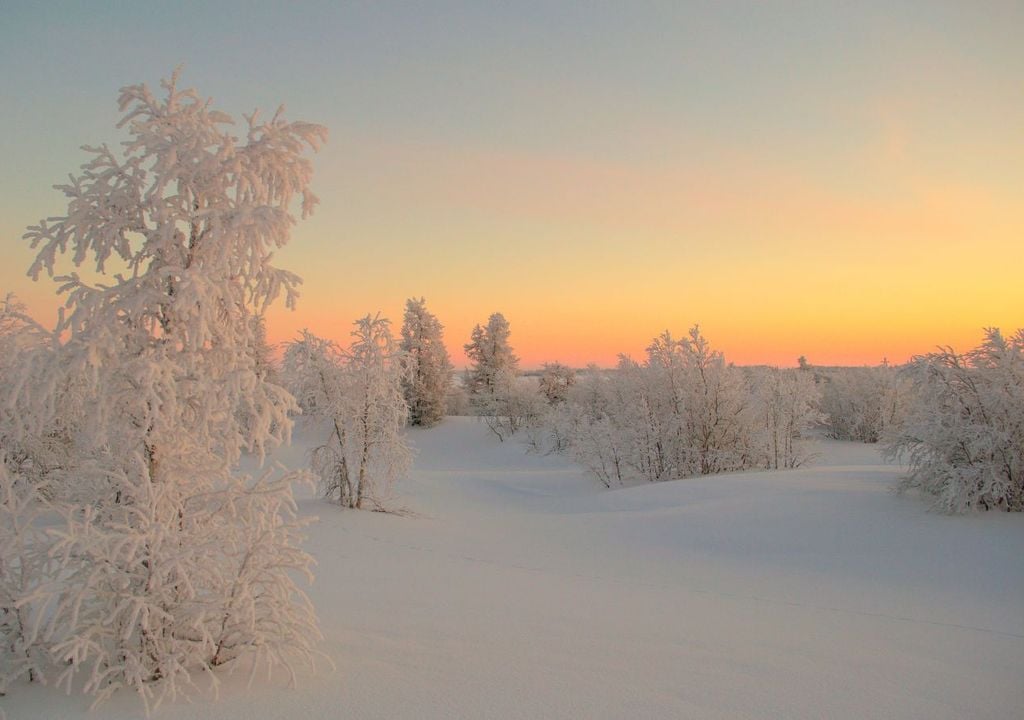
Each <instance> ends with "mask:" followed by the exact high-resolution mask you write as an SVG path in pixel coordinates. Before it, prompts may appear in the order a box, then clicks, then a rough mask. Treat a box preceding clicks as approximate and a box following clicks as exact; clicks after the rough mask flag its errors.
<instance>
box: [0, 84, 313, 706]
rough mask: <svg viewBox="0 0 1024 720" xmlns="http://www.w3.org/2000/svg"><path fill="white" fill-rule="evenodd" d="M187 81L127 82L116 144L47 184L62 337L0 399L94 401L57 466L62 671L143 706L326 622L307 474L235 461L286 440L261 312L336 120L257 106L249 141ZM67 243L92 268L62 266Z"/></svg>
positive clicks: (279, 276)
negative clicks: (67, 491) (299, 483)
mask: <svg viewBox="0 0 1024 720" xmlns="http://www.w3.org/2000/svg"><path fill="white" fill-rule="evenodd" d="M177 80H178V76H177V73H175V74H174V75H173V76H172V77H171V79H170V80H169V81H166V82H164V83H163V90H164V92H163V94H162V95H161V96H160V97H157V96H156V95H154V94H153V93H152V92H151V91H150V89H149V88H148V87H146V86H145V85H133V86H129V87H126V88H124V89H123V90H122V91H121V97H120V108H121V110H122V112H123V113H124V117H123V119H122V121H121V123H120V125H119V126H120V127H123V128H126V129H127V133H128V138H127V140H126V141H125V142H124V143H123V145H122V148H121V152H116V151H115V150H113V149H111V148H109V147H107V146H106V145H104V146H100V147H87V148H86V150H87V152H89V154H90V155H91V156H92V157H91V159H90V160H89V161H88V162H87V163H86V164H85V165H83V166H82V170H81V173H80V174H79V175H77V176H73V177H72V178H71V179H70V181H69V182H68V183H67V184H65V185H61V186H59V187H58V189H59V190H61V191H62V192H63V193H64V195H65V196H66V198H67V203H68V204H67V210H66V212H65V213H64V214H63V215H61V216H58V217H54V218H49V219H47V220H44V221H42V222H40V223H39V224H38V225H37V226H34V227H31V228H29V230H28V232H27V234H26V238H27V239H28V240H29V241H30V242H31V244H32V247H33V248H35V249H36V250H37V252H38V255H37V257H36V260H35V262H34V263H33V265H32V267H31V270H30V274H31V275H32V276H33V277H34V278H37V279H38V277H39V275H40V274H43V273H45V274H47V275H50V276H56V277H57V280H58V282H59V283H60V291H61V292H62V293H63V294H64V295H65V308H66V312H65V314H64V315H63V316H62V318H61V320H60V322H59V323H58V326H57V328H56V334H58V335H63V336H64V337H66V340H65V342H63V343H62V344H61V345H60V346H59V347H57V348H56V349H55V350H54V351H53V352H52V359H51V361H49V362H48V363H46V364H45V367H44V370H43V376H42V377H38V378H36V380H35V381H34V383H33V384H32V385H31V386H29V385H27V384H26V385H22V386H20V387H18V388H16V389H15V391H14V393H13V396H12V397H10V398H8V400H9V401H10V402H15V403H19V404H20V406H21V407H23V408H25V409H26V411H27V412H28V413H29V417H27V418H26V422H25V426H26V430H25V432H26V433H28V434H31V433H36V434H37V435H38V434H39V433H43V432H46V431H47V430H48V429H49V428H51V427H53V425H54V423H55V422H56V421H57V419H59V418H60V417H62V416H66V415H69V414H70V415H72V416H74V414H75V413H76V412H77V410H76V408H80V407H86V408H87V409H88V422H85V423H81V424H80V425H79V426H78V427H77V428H76V433H75V437H74V452H73V454H72V455H71V456H70V457H69V464H68V466H67V467H64V468H62V469H61V478H62V479H63V480H64V481H65V482H66V483H68V484H69V485H73V487H74V489H75V492H74V502H73V503H71V504H68V505H67V506H65V507H64V515H63V517H64V523H63V525H62V526H61V528H60V529H59V531H58V532H57V537H58V541H57V544H56V546H55V548H54V549H53V551H52V552H53V553H54V557H57V558H59V559H60V561H61V563H62V568H61V583H62V592H61V596H60V598H59V601H58V602H57V603H56V605H55V606H54V607H53V609H52V612H50V613H49V616H48V625H47V634H46V637H47V639H48V643H49V650H50V652H51V654H52V655H53V656H54V658H55V659H56V660H58V661H60V662H61V663H62V664H63V669H62V672H61V674H60V677H59V678H58V682H60V683H62V684H65V685H66V687H68V688H69V689H70V687H71V686H72V681H73V678H74V677H75V676H76V675H78V673H79V672H84V674H85V680H84V683H83V686H84V689H85V691H86V692H91V693H95V694H96V695H98V697H99V698H103V697H106V696H107V695H109V694H110V693H111V692H114V691H115V690H117V689H118V688H121V687H128V688H131V689H133V690H134V691H136V692H137V693H138V694H139V695H140V696H141V697H142V699H143V700H144V701H145V702H146V704H147V707H152V706H153V705H155V704H158V703H159V702H160V701H161V700H162V699H163V698H164V697H168V696H170V697H173V696H175V695H177V694H179V693H182V692H185V691H187V690H188V689H189V688H191V687H193V686H194V682H195V676H196V673H203V674H208V672H207V671H209V670H210V669H211V668H212V667H214V666H217V665H220V664H222V663H225V662H227V661H230V660H232V659H234V658H236V657H238V656H241V655H244V654H249V655H251V656H253V657H254V658H255V659H256V661H266V662H267V663H269V664H275V663H283V664H285V665H286V667H289V668H290V667H291V662H292V659H294V658H301V659H304V660H309V659H311V653H312V648H313V644H314V642H315V641H316V640H317V638H318V636H319V633H318V630H317V624H316V619H315V616H314V614H313V612H312V608H311V607H310V606H309V603H308V601H307V600H306V599H305V595H304V594H303V593H302V591H301V590H300V589H299V587H298V586H297V585H296V578H295V574H296V572H298V573H300V574H301V573H308V570H309V567H310V565H311V558H310V557H309V556H308V555H306V554H305V553H304V552H302V551H301V550H300V549H299V547H298V542H299V538H300V532H301V527H302V525H303V523H302V522H301V521H300V520H299V519H297V518H296V516H295V512H294V505H293V501H292V494H291V493H292V490H291V486H292V483H293V482H294V481H296V480H299V479H301V477H302V476H301V474H289V475H286V476H284V477H272V476H271V475H269V474H268V475H264V476H261V477H259V478H256V479H253V478H250V477H248V476H245V475H241V474H239V473H237V471H236V470H235V469H234V468H235V467H236V465H237V463H238V460H239V458H240V456H241V453H242V452H243V451H249V452H253V453H256V454H257V455H259V456H260V457H262V456H263V454H264V453H265V452H266V451H267V450H268V449H270V448H272V447H274V446H276V445H279V444H281V443H284V442H286V441H287V440H288V438H289V432H290V428H291V421H290V419H289V413H290V412H292V411H294V410H295V409H296V406H295V402H294V400H293V399H292V397H291V395H289V394H288V392H287V391H286V390H285V389H284V388H282V387H280V386H277V385H275V384H273V383H270V382H268V381H267V380H266V379H265V378H264V377H262V376H261V373H260V370H259V368H258V363H257V360H256V352H255V346H256V344H257V342H258V341H257V336H256V333H255V332H254V322H253V318H254V317H255V316H257V315H259V314H260V313H262V311H263V310H264V309H265V308H266V307H267V306H268V305H269V304H270V303H272V302H273V301H274V300H275V299H277V298H278V297H280V296H281V295H284V297H285V301H286V302H287V303H288V304H289V305H292V304H293V303H294V300H295V297H296V295H297V293H296V286H297V285H298V283H299V279H298V278H297V277H296V276H295V275H293V274H291V273H289V272H287V271H285V270H281V269H279V268H276V267H274V266H273V265H272V264H271V258H272V255H273V251H274V250H275V249H276V248H279V247H281V246H283V245H284V244H285V243H287V242H288V240H289V237H290V231H291V227H292V225H293V224H294V222H295V218H294V217H293V215H292V213H291V207H292V205H293V203H294V202H295V201H298V202H299V204H300V206H301V213H302V216H303V217H304V216H306V215H307V214H309V213H310V212H311V211H312V210H313V207H314V206H315V204H316V202H317V199H316V196H315V195H314V194H313V193H312V191H311V190H310V187H309V185H310V180H311V177H312V166H311V164H310V162H309V161H308V159H306V158H305V157H304V152H305V151H306V150H308V149H313V150H315V149H317V148H318V147H319V145H320V144H321V143H322V142H323V141H324V139H325V137H326V131H325V130H324V129H323V128H322V127H320V126H318V125H313V124H309V123H303V122H287V121H285V119H284V117H283V114H282V111H280V110H279V111H278V112H277V113H276V114H275V115H273V116H272V117H271V118H270V119H269V120H266V121H264V120H261V119H260V117H259V115H258V113H253V114H252V115H250V116H247V117H246V122H245V123H244V124H243V126H242V130H241V132H240V135H241V137H240V138H239V137H237V136H236V135H235V134H233V133H232V130H231V126H232V120H231V118H230V117H229V116H227V115H225V114H224V113H221V112H219V111H217V110H215V109H213V107H212V106H211V103H210V102H209V101H208V100H204V99H202V98H200V97H199V96H198V95H197V94H196V92H195V91H193V90H182V89H180V88H179V87H178V84H177ZM64 255H67V256H69V258H70V260H71V262H72V263H73V265H74V266H75V267H78V266H81V265H83V264H91V265H92V266H93V268H92V269H93V270H94V272H95V274H96V275H98V276H99V278H100V279H99V280H98V281H95V282H93V281H90V280H87V279H86V278H84V277H82V276H80V275H79V274H78V273H77V272H75V271H71V272H68V273H66V274H60V273H59V272H58V270H57V267H58V262H59V260H60V257H61V256H64ZM69 387H72V388H73V392H68V391H67V388H69ZM210 677H211V678H214V679H215V676H212V675H210Z"/></svg>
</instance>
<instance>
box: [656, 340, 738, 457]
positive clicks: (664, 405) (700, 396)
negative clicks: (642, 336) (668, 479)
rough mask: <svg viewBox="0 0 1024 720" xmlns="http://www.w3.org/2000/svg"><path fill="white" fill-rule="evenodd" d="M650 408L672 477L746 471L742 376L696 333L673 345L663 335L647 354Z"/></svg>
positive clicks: (672, 341) (674, 342) (674, 341)
mask: <svg viewBox="0 0 1024 720" xmlns="http://www.w3.org/2000/svg"><path fill="white" fill-rule="evenodd" d="M647 358H648V359H647V366H646V369H647V374H648V376H649V377H650V379H651V382H652V385H653V392H652V393H651V398H650V400H651V402H652V404H653V405H654V411H655V412H659V413H660V415H661V417H662V420H661V422H660V423H659V424H660V430H661V433H662V435H661V437H660V438H659V439H658V442H659V443H661V444H662V445H663V446H665V447H668V448H671V452H669V453H668V456H667V460H668V463H669V466H670V467H671V472H672V474H673V475H676V476H685V475H694V474H700V475H708V474H710V473H717V472H727V471H729V470H740V469H743V468H745V467H748V466H749V465H750V464H751V462H752V458H751V454H752V452H753V448H752V443H751V422H752V413H751V403H750V402H749V393H748V392H747V388H746V387H745V383H744V378H743V373H742V371H740V370H739V369H738V368H736V367H735V366H733V365H730V364H727V363H726V362H725V357H724V356H723V355H722V353H721V352H718V351H716V350H713V349H712V348H711V345H710V343H709V342H708V340H707V339H706V338H705V337H704V336H703V335H702V334H701V332H700V328H699V327H698V326H694V327H693V328H691V329H690V332H689V335H688V337H686V338H684V339H681V340H676V339H674V338H673V337H672V335H671V334H670V333H668V332H665V333H663V334H662V335H660V336H658V337H657V338H655V339H654V341H653V342H652V343H651V345H650V346H649V347H648V348H647Z"/></svg>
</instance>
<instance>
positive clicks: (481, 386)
mask: <svg viewBox="0 0 1024 720" xmlns="http://www.w3.org/2000/svg"><path fill="white" fill-rule="evenodd" d="M511 334H512V330H511V328H510V326H509V323H508V320H506V319H505V316H504V315H502V314H501V313H500V312H496V313H494V314H493V315H491V317H490V318H489V319H488V320H487V325H485V326H480V325H477V326H476V327H474V328H473V331H472V333H471V335H470V340H469V343H467V344H466V345H465V346H464V349H465V351H466V357H468V358H469V361H470V363H471V365H470V367H469V368H468V369H467V370H466V387H467V389H468V391H469V395H470V398H471V399H472V400H473V402H474V403H476V404H477V406H478V407H479V408H481V409H485V408H486V407H487V406H488V405H489V404H491V403H492V402H493V400H494V399H495V398H496V397H499V396H501V395H502V394H503V393H507V392H508V391H509V389H510V387H511V385H512V383H513V381H514V380H515V376H516V374H517V373H518V367H519V358H517V357H516V356H515V353H514V352H513V350H512V346H511V345H510V344H509V336H510V335H511ZM485 411H486V410H485Z"/></svg>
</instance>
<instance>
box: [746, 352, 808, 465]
mask: <svg viewBox="0 0 1024 720" xmlns="http://www.w3.org/2000/svg"><path fill="white" fill-rule="evenodd" d="M750 382H751V386H752V387H751V390H752V391H753V393H754V402H755V407H756V409H757V415H758V417H759V418H760V421H761V433H760V435H761V448H762V452H763V453H764V461H763V463H762V464H763V466H764V467H766V468H768V469H771V470H778V469H780V468H795V467H799V466H800V465H802V464H803V463H805V462H806V461H807V460H808V459H809V451H808V449H807V445H806V437H807V433H808V431H809V430H810V428H811V427H812V426H814V425H815V424H816V423H818V422H820V420H821V413H820V412H819V410H818V402H819V400H820V393H819V392H818V388H817V386H816V384H815V382H814V376H813V375H812V374H811V373H809V372H806V371H804V370H800V369H796V370H781V369H779V368H765V369H759V370H758V371H755V372H753V373H752V376H751V378H750Z"/></svg>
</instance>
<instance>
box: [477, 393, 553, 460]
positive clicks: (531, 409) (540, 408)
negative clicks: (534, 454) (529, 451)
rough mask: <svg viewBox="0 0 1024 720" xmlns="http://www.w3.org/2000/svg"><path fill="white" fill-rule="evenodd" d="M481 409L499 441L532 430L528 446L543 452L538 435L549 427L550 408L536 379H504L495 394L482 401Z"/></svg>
mask: <svg viewBox="0 0 1024 720" xmlns="http://www.w3.org/2000/svg"><path fill="white" fill-rule="evenodd" d="M478 408H479V411H480V413H481V414H482V415H483V418H484V422H485V423H487V427H488V428H490V429H491V432H493V433H494V434H495V435H497V436H498V439H499V440H502V441H504V440H506V439H508V438H510V437H511V436H513V435H515V434H516V433H517V432H519V431H520V430H531V431H532V433H531V434H530V435H529V436H528V437H527V438H526V442H527V443H528V444H530V445H532V446H533V447H534V449H535V450H541V447H540V445H539V444H538V436H537V435H536V432H538V431H541V430H542V428H543V427H544V425H545V421H546V418H547V415H548V411H549V405H548V403H547V401H546V400H545V399H544V396H543V395H541V394H540V393H539V392H538V389H537V384H536V383H535V382H534V381H533V379H532V378H525V377H506V378H504V381H503V382H502V383H501V384H500V385H498V386H496V387H495V388H493V391H492V392H491V393H489V394H488V395H485V396H480V397H479V398H478Z"/></svg>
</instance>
